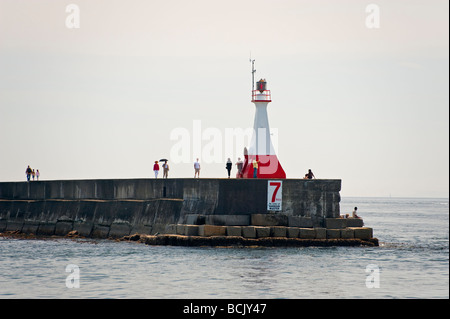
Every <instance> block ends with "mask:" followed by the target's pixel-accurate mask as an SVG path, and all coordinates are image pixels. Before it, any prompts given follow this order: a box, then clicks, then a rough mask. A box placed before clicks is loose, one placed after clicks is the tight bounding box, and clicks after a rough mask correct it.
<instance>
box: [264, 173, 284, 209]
mask: <svg viewBox="0 0 450 319" xmlns="http://www.w3.org/2000/svg"><path fill="white" fill-rule="evenodd" d="M282 190H283V182H282V181H274V180H269V181H267V210H281V203H282V198H283V196H282Z"/></svg>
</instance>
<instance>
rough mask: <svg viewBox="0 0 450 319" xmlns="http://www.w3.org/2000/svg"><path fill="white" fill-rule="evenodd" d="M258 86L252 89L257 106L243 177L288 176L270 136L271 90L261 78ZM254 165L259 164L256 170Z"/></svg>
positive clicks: (253, 99)
mask: <svg viewBox="0 0 450 319" xmlns="http://www.w3.org/2000/svg"><path fill="white" fill-rule="evenodd" d="M253 73H254V71H253ZM252 86H253V84H252ZM256 88H257V89H256V90H252V102H253V103H254V104H255V107H256V111H255V120H254V123H253V137H252V141H251V144H250V147H249V149H248V151H247V152H245V154H244V156H245V161H244V165H243V169H242V173H243V178H255V173H256V177H257V178H278V179H279V178H286V173H285V172H284V170H283V167H281V164H280V161H279V160H278V157H277V155H276V154H275V150H274V148H273V144H272V141H271V138H270V136H271V135H270V127H269V118H268V116H267V105H268V104H269V103H270V102H272V97H271V93H270V90H267V82H266V80H265V79H261V80H259V81H258V82H257V83H256ZM252 89H253V87H252ZM254 166H255V167H256V166H257V169H256V172H255V169H254Z"/></svg>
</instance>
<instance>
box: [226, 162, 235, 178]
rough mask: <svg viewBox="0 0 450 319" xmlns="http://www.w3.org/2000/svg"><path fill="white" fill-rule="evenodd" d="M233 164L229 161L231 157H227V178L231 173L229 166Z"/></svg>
mask: <svg viewBox="0 0 450 319" xmlns="http://www.w3.org/2000/svg"><path fill="white" fill-rule="evenodd" d="M232 166H233V162H231V159H230V158H229V157H228V160H227V165H226V166H225V168H226V169H227V171H228V178H230V174H231V167H232Z"/></svg>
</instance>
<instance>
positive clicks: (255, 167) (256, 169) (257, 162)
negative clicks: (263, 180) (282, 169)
mask: <svg viewBox="0 0 450 319" xmlns="http://www.w3.org/2000/svg"><path fill="white" fill-rule="evenodd" d="M252 164H253V178H258V164H259V161H258V160H257V159H254V160H253V162H252Z"/></svg>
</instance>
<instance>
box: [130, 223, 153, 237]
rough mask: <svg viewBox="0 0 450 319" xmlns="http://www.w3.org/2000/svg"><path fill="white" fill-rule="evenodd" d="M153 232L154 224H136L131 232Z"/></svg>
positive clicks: (145, 233) (142, 233)
mask: <svg viewBox="0 0 450 319" xmlns="http://www.w3.org/2000/svg"><path fill="white" fill-rule="evenodd" d="M151 232H152V226H151V225H134V226H133V227H131V231H130V234H141V235H148V234H151Z"/></svg>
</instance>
